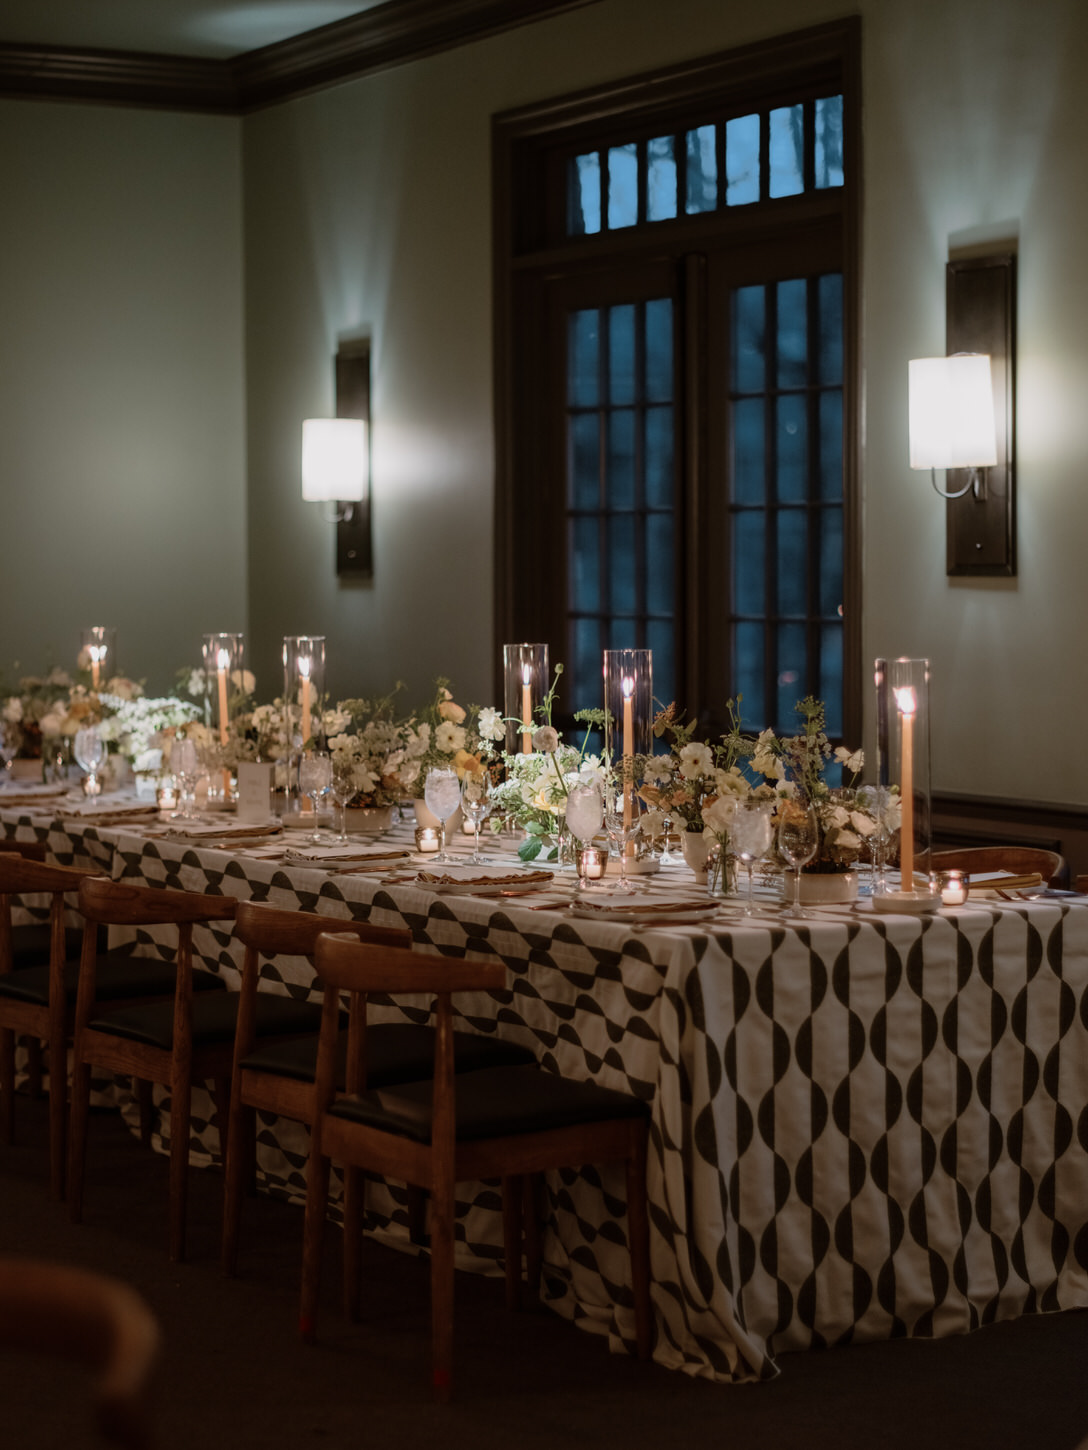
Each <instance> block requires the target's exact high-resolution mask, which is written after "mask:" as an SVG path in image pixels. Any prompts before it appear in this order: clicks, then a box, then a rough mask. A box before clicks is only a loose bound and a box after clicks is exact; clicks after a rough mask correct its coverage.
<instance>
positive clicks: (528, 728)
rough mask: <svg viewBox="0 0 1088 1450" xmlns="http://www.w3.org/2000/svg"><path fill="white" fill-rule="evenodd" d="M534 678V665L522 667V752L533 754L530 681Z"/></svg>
mask: <svg viewBox="0 0 1088 1450" xmlns="http://www.w3.org/2000/svg"><path fill="white" fill-rule="evenodd" d="M532 678H533V667H532V665H522V667H521V752H522V754H523V755H531V754H532V750H533V692H532V690H531V689H530V688H529V682H530V681H531V680H532Z"/></svg>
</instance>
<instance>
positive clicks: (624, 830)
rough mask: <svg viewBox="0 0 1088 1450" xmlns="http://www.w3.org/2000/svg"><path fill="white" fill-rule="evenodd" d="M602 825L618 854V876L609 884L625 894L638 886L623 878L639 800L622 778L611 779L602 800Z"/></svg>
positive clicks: (639, 823) (638, 828)
mask: <svg viewBox="0 0 1088 1450" xmlns="http://www.w3.org/2000/svg"><path fill="white" fill-rule="evenodd" d="M604 828H605V830H606V831H607V832H608V842H609V845H610V846H615V847H616V848H617V849H618V851H619V858H620V879H619V881H618V882H617V884H616V885H615V886H613V887H612V892H613V894H614V895H617V896H618V895H627V894H628V893H630V892H633V891H638V890H641V887H637V886H632V884H631V883H630V882H629V881H628V879H627V848H628V846H629V845H630V844H631V843H632V842H633V841H634V839H635V837H636V836H637V835H638V834H639V832H640V831H641V829H642V804H641V802H640V801H639V798H638V796H637V795H635V793H634V791H633V790H632V789H631V788H630V787H629V786H626V787H625V785H624V782H623V780H622V779H620V780H617V781H616V782H615V784H614V786H613V787H612V788H611V790H610V791H609V793H608V797H607V799H606V801H605V807H604Z"/></svg>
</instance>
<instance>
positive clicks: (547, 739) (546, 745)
mask: <svg viewBox="0 0 1088 1450" xmlns="http://www.w3.org/2000/svg"><path fill="white" fill-rule="evenodd" d="M533 749H534V750H539V751H541V752H542V754H544V755H554V753H555V752H556V751H557V750H558V749H559V732H558V730H556V729H554V728H553V727H552V726H551V725H541V727H540V729H539V730H534V731H533Z"/></svg>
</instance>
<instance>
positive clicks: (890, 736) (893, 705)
mask: <svg viewBox="0 0 1088 1450" xmlns="http://www.w3.org/2000/svg"><path fill="white" fill-rule="evenodd" d="M875 682H876V720H877V781H878V785H879V786H881V787H884V788H885V789H886V791H887V794H886V795H885V794H884V792H883V791H881V793H880V795H881V799H882V800H883V802H884V812H885V815H884V825H885V828H886V833H887V834H888V836H889V837H890V839H891V840H892V841H893V843H894V842H898V845H897V846H896V845H894V844H893V846H892V852H893V853H894V854H897V855H898V860H899V875H900V884H899V889H900V892H902V893H903V894H904V895H906V896H915V895H923V896H925V895H928V894H929V857H930V851H931V849H932V807H931V799H932V797H931V790H930V753H929V686H930V669H929V661H928V660H926V659H895V660H885V659H878V660H877V661H876V665H875ZM885 894H886V893H885Z"/></svg>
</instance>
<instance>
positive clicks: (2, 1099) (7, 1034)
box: [0, 1027, 15, 1143]
mask: <svg viewBox="0 0 1088 1450" xmlns="http://www.w3.org/2000/svg"><path fill="white" fill-rule="evenodd" d="M14 1137H15V1033H14V1032H13V1031H12V1029H11V1028H10V1027H0V1140H2V1141H3V1142H5V1143H10V1142H12V1141H13V1139H14Z"/></svg>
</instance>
